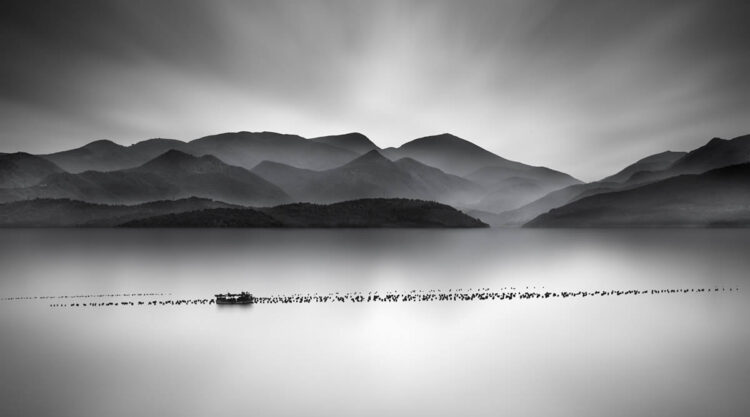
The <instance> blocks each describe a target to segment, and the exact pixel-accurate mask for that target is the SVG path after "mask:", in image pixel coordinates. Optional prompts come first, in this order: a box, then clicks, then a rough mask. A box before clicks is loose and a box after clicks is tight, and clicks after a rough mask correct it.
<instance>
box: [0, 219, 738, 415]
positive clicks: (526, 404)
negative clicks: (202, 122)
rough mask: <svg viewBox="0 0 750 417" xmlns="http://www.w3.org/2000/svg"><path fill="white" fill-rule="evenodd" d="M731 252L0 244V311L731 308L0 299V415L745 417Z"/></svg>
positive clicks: (27, 240)
mask: <svg viewBox="0 0 750 417" xmlns="http://www.w3.org/2000/svg"><path fill="white" fill-rule="evenodd" d="M748 247H750V233H748V231H745V230H580V231H579V230H573V231H571V230H503V229H490V230H106V229H102V230H65V229H61V230H21V229H19V230H0V266H1V269H0V297H9V296H27V295H37V296H38V295H47V296H48V295H62V294H70V295H72V294H103V293H133V292H136V293H142V292H154V293H160V292H164V293H172V294H173V296H172V297H171V298H204V297H206V296H209V295H212V294H214V293H216V292H219V291H224V292H226V291H239V290H250V291H252V292H254V293H256V294H263V295H268V294H274V293H291V292H303V293H304V292H316V291H317V292H325V293H328V292H332V291H333V292H335V291H339V292H348V291H370V290H379V291H387V290H399V291H408V290H411V289H424V290H427V289H433V288H435V289H449V288H477V287H489V288H493V289H498V288H502V287H511V286H512V287H516V288H521V289H522V288H525V287H526V286H529V287H530V288H532V287H537V288H541V287H544V288H546V289H550V290H556V291H576V290H612V289H615V290H617V289H624V290H627V289H647V288H656V289H659V288H693V287H695V288H698V287H711V288H715V287H719V288H722V287H723V288H727V289H728V288H739V289H740V291H739V292H735V291H733V292H731V293H729V292H719V293H711V294H680V295H654V296H651V295H648V296H638V297H606V298H597V299H591V298H587V299H573V300H571V299H554V300H514V301H503V302H467V303H423V304H405V303H399V304H302V305H299V304H295V305H262V306H253V307H250V308H218V307H216V306H179V307H159V306H157V307H121V308H96V309H84V308H66V309H53V308H49V307H48V306H49V304H50V303H51V301H49V300H36V301H34V300H32V301H0V331H1V332H2V337H0V359H1V360H2V370H1V371H0V372H1V373H0V375H2V376H0V415H3V416H13V415H35V416H71V417H73V416H75V417H81V416H102V415H107V416H132V415H164V416H206V415H216V414H217V413H221V414H223V415H227V416H234V415H236V416H240V415H248V414H254V415H261V416H298V415H307V416H352V415H364V416H380V415H394V416H399V415H420V416H455V415H467V416H497V415H516V416H550V415H575V416H602V415H607V416H632V415H659V416H663V415H674V416H706V415H712V416H735V415H737V416H739V415H747V414H748V410H750V399H749V398H748V396H747V395H746V392H747V390H748V387H750V326H748V325H747V318H748V317H750V302H749V301H750V300H749V299H748V293H749V292H750V289H748V288H747V284H748V278H747V271H748V270H749V269H748V267H750V257H749V256H748V254H747V248H748ZM151 298H153V297H150V298H144V300H145V299H151Z"/></svg>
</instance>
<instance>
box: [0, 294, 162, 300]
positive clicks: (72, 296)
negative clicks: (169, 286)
mask: <svg viewBox="0 0 750 417" xmlns="http://www.w3.org/2000/svg"><path fill="white" fill-rule="evenodd" d="M171 295H174V294H172V293H171V292H169V293H165V292H149V293H116V294H114V293H113V294H75V295H35V296H23V297H3V298H0V301H32V300H53V299H78V298H132V297H166V296H171Z"/></svg>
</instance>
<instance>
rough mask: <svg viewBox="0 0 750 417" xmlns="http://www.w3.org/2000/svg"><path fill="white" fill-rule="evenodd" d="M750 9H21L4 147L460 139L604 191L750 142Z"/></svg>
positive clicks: (4, 70)
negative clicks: (723, 144)
mask: <svg viewBox="0 0 750 417" xmlns="http://www.w3.org/2000/svg"><path fill="white" fill-rule="evenodd" d="M749 21H750V1H747V0H738V1H721V0H706V1H688V0H686V1H674V2H672V1H622V0H618V1H599V0H598V1H589V0H580V1H552V0H545V1H535V0H518V1H467V0H461V1H383V0H377V1H373V0H371V1H361V2H360V1H310V0H305V1H301V0H300V1H243V2H240V1H237V2H229V1H216V0H211V1H209V0H205V1H156V0H148V1H134V0H127V1H105V0H94V1H78V0H77V1H63V0H60V1H49V0H45V1H30V0H22V1H7V0H6V1H4V2H3V3H2V5H0V152H3V151H4V152H11V151H17V150H24V151H28V152H38V153H41V152H52V151H57V150H62V149H67V148H71V147H76V146H80V145H83V144H85V143H88V142H90V141H92V140H95V139H101V138H109V139H112V140H115V141H116V142H119V143H122V144H129V143H133V142H136V141H139V140H142V139H146V138H151V137H168V138H176V139H182V140H190V139H194V138H197V137H200V136H204V135H207V134H213V133H219V132H225V131H237V130H250V131H260V130H271V131H278V132H284V133H296V134H300V135H302V136H306V137H313V136H319V135H325V134H336V133H344V132H350V131H360V132H362V133H364V134H366V135H368V136H369V137H370V138H371V139H372V140H373V141H375V142H376V143H377V144H378V145H380V146H397V145H400V144H401V143H403V142H406V141H408V140H411V139H414V138H417V137H421V136H426V135H430V134H435V133H442V132H451V133H454V134H456V135H458V136H461V137H464V138H466V139H469V140H471V141H473V142H475V143H477V144H479V145H480V146H483V147H485V148H487V149H488V150H491V151H493V152H495V153H497V154H499V155H501V156H504V157H506V158H510V159H515V160H519V161H522V162H525V163H529V164H533V165H546V166H549V167H552V168H555V169H560V170H563V171H566V172H568V173H570V174H572V175H574V176H577V177H579V178H581V179H585V180H591V179H597V178H599V177H602V176H604V175H607V174H610V173H612V171H616V170H618V169H619V168H621V167H622V166H624V165H626V164H628V163H630V162H632V161H633V160H635V159H638V158H640V157H643V156H645V155H648V154H650V153H654V152H660V151H662V150H666V149H671V150H687V149H691V148H694V147H696V146H699V145H701V144H702V143H704V142H705V141H707V140H708V139H710V138H711V137H713V136H720V137H732V136H737V135H740V134H745V133H750V49H749V48H750V24H748V22H749Z"/></svg>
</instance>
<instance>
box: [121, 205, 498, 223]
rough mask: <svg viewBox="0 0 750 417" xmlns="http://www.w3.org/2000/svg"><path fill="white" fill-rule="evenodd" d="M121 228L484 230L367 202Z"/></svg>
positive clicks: (423, 208) (424, 210)
mask: <svg viewBox="0 0 750 417" xmlns="http://www.w3.org/2000/svg"><path fill="white" fill-rule="evenodd" d="M122 226H123V227H164V228H167V227H185V228H201V227H236V228H243V227H247V228H251V227H288V228H479V227H489V226H488V225H487V224H485V223H483V222H481V221H479V220H477V219H475V218H473V217H470V216H468V215H466V214H464V213H462V212H461V211H459V210H456V209H454V208H453V207H450V206H447V205H445V204H440V203H436V202H432V201H422V200H410V199H403V198H370V199H360V200H352V201H344V202H340V203H334V204H311V203H294V204H285V205H281V206H276V207H270V208H214V209H204V210H195V211H189V212H185V213H177V214H166V215H161V216H154V217H147V218H143V219H139V220H132V221H129V222H126V223H124V224H123V225H122Z"/></svg>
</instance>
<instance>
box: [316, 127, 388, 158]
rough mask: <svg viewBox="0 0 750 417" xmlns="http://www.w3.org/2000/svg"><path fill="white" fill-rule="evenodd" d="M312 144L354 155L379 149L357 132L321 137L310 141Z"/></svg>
mask: <svg viewBox="0 0 750 417" xmlns="http://www.w3.org/2000/svg"><path fill="white" fill-rule="evenodd" d="M310 140H311V141H313V142H318V143H324V144H326V145H331V146H335V147H337V148H342V149H346V150H350V151H352V152H356V153H360V154H363V153H366V152H368V151H370V150H373V149H380V148H378V146H377V145H376V144H374V143H373V142H372V141H371V140H370V139H369V138H368V137H367V136H365V135H363V134H362V133H359V132H351V133H345V134H343V135H331V136H321V137H317V138H312V139H310Z"/></svg>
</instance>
